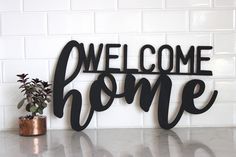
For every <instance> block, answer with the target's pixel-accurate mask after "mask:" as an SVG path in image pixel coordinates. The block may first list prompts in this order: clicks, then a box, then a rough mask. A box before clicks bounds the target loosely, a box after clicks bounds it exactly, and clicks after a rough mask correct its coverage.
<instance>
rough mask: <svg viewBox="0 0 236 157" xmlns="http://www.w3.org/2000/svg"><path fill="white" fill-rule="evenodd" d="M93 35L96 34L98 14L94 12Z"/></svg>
mask: <svg viewBox="0 0 236 157" xmlns="http://www.w3.org/2000/svg"><path fill="white" fill-rule="evenodd" d="M93 34H96V12H95V11H94V12H93Z"/></svg>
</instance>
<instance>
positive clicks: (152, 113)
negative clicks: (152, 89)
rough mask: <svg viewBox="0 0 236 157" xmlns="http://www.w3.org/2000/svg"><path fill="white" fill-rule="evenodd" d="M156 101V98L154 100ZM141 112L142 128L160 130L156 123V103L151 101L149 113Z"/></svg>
mask: <svg viewBox="0 0 236 157" xmlns="http://www.w3.org/2000/svg"><path fill="white" fill-rule="evenodd" d="M156 95H157V94H156ZM155 99H158V98H155ZM142 112H143V127H144V128H160V124H159V122H158V103H157V101H155V100H153V102H152V104H151V106H150V108H149V111H148V112H144V111H142Z"/></svg>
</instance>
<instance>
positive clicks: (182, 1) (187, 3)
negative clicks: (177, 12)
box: [166, 0, 210, 8]
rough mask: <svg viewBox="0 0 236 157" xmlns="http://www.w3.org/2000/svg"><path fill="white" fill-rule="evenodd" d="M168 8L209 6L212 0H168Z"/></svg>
mask: <svg viewBox="0 0 236 157" xmlns="http://www.w3.org/2000/svg"><path fill="white" fill-rule="evenodd" d="M166 6H167V8H177V7H178V8H183V7H209V6H210V0H166Z"/></svg>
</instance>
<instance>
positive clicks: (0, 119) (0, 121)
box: [0, 106, 4, 130]
mask: <svg viewBox="0 0 236 157" xmlns="http://www.w3.org/2000/svg"><path fill="white" fill-rule="evenodd" d="M3 129H4V107H3V106H0V130H3Z"/></svg>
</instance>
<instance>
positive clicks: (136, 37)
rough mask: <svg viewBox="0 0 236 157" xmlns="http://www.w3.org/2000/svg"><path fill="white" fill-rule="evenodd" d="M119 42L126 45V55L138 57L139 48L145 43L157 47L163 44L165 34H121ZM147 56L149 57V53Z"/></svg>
mask: <svg viewBox="0 0 236 157" xmlns="http://www.w3.org/2000/svg"><path fill="white" fill-rule="evenodd" d="M119 40H120V43H121V44H122V45H124V44H127V45H128V52H127V53H128V54H127V55H128V56H130V57H138V56H139V54H140V49H141V48H142V47H143V46H144V45H146V44H149V45H152V46H154V47H155V49H156V51H157V49H158V48H159V47H160V46H161V45H164V44H165V35H164V34H147V35H143V34H142V35H141V34H121V35H120V36H119ZM147 56H149V57H151V56H152V55H151V54H148V55H147Z"/></svg>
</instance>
